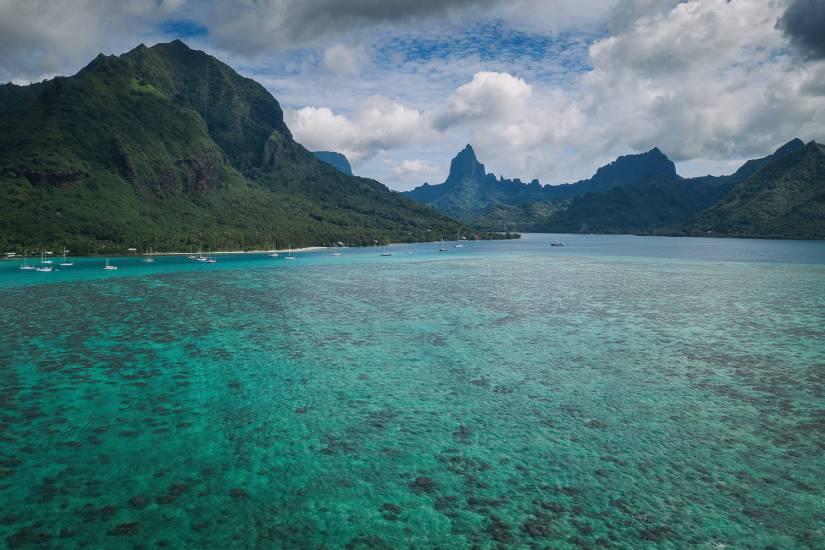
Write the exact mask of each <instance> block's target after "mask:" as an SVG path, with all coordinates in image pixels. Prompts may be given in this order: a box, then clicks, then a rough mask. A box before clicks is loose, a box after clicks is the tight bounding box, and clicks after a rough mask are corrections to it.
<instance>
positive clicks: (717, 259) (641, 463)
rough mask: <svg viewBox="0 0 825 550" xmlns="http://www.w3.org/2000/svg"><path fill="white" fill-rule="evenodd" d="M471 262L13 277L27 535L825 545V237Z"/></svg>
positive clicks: (10, 360)
mask: <svg viewBox="0 0 825 550" xmlns="http://www.w3.org/2000/svg"><path fill="white" fill-rule="evenodd" d="M554 239H561V240H562V241H564V242H565V245H566V246H564V247H550V246H549V243H550V242H551V241H552V240H554ZM463 244H464V246H463V247H461V248H456V247H455V246H454V243H450V244H447V245H446V246H447V248H448V251H447V252H445V253H442V252H439V251H438V248H439V245H438V244H418V245H393V246H390V247H385V248H382V249H380V250H390V251H392V253H393V255H392V256H391V257H382V256H380V255H379V249H375V248H372V249H344V250H343V255H342V256H340V257H332V256H330V255H329V252H327V251H322V252H313V253H302V254H297V255H296V256H297V259H296V260H295V261H285V260H283V259H272V258H269V257H267V256H265V255H237V256H218V263H217V264H209V265H205V264H196V263H193V262H190V261H188V260H186V259H185V258H181V257H158V258H157V261H156V262H155V263H154V264H144V263H141V262H140V258H136V257H129V258H112V262H113V263H116V264H117V265H118V266H119V269H118V271H117V272H105V271H103V270H102V265H103V260H101V259H96V258H81V259H77V260H76V265H75V266H74V267H71V268H68V269H64V270H60V271H58V272H54V273H35V272H23V271H20V270H19V269H17V265H18V264H19V263H18V262H9V261H7V262H2V263H0V301H1V302H2V304H3V307H2V315H0V346H2V356H0V392H2V393H0V400H2V408H1V410H2V418H0V503H2V507H0V508H2V517H0V541H5V544H6V545H7V546H8V547H9V548H18V547H37V546H57V547H62V548H88V547H123V546H127V547H128V546H133V545H137V544H143V545H145V546H146V547H152V548H154V547H172V548H183V547H213V548H218V547H220V548H256V547H257V548H300V547H307V548H319V547H328V548H343V547H349V548H436V547H441V548H472V547H480V548H497V547H499V546H504V547H512V548H531V547H545V546H551V547H555V548H577V547H615V548H635V547H662V548H684V547H686V546H695V547H700V548H721V547H726V548H769V547H774V548H814V547H823V546H825V530H823V527H822V525H825V502H823V499H822V496H821V495H822V494H825V459H823V457H825V398H824V396H823V391H825V243H823V242H812V241H796V242H794V241H764V240H736V239H675V238H658V237H634V236H588V235H563V236H558V235H526V236H525V237H524V238H523V239H522V240H519V241H494V242H466V243H463ZM408 252H412V254H408Z"/></svg>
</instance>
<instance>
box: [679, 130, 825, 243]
mask: <svg viewBox="0 0 825 550" xmlns="http://www.w3.org/2000/svg"><path fill="white" fill-rule="evenodd" d="M686 230H687V231H688V232H691V233H694V234H708V233H710V234H714V235H726V236H731V237H766V238H791V239H825V146H822V145H820V144H818V143H816V142H813V141H812V142H810V143H808V144H807V145H805V146H804V147H801V148H797V149H796V150H794V151H793V152H791V153H789V154H786V155H784V156H782V157H781V158H778V159H776V160H775V161H773V162H771V163H768V164H766V165H764V166H763V167H761V168H760V169H758V170H756V171H755V172H753V174H752V175H750V176H748V177H747V178H745V179H743V180H742V181H741V182H739V183H738V184H737V185H736V186H735V187H734V188H733V189H732V190H731V191H730V193H728V194H727V195H726V196H725V197H724V198H723V199H722V200H720V201H719V202H718V203H716V204H715V205H713V206H712V207H710V208H708V209H707V210H705V211H704V212H702V213H701V214H699V215H698V216H697V217H696V219H695V220H694V221H693V222H692V223H690V224H689V225H688V226H687V228H686Z"/></svg>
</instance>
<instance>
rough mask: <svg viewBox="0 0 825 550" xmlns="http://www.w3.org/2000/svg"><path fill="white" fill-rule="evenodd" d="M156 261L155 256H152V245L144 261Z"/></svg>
mask: <svg viewBox="0 0 825 550" xmlns="http://www.w3.org/2000/svg"><path fill="white" fill-rule="evenodd" d="M154 261H155V257H154V256H152V247H149V255H148V256H146V257H145V258H143V262H144V263H147V264H151V263H152V262H154Z"/></svg>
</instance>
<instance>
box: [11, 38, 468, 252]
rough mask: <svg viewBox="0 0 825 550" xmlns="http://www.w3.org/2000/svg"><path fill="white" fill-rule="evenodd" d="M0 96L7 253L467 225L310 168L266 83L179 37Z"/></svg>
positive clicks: (367, 240)
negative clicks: (10, 249)
mask: <svg viewBox="0 0 825 550" xmlns="http://www.w3.org/2000/svg"><path fill="white" fill-rule="evenodd" d="M0 99H2V100H3V101H2V102H0V103H2V104H3V107H1V108H0V193H2V195H3V196H4V198H5V199H6V200H5V203H6V204H5V206H6V208H4V209H3V211H0V246H5V247H7V248H8V247H16V248H21V249H22V247H23V246H29V248H31V247H32V246H46V245H49V246H56V247H59V246H62V245H66V246H68V247H69V248H71V249H73V250H74V251H76V252H78V253H83V252H95V251H102V250H124V249H125V248H126V247H127V246H139V247H143V248H148V247H150V246H151V247H152V248H153V249H155V250H164V249H167V250H168V249H175V250H181V249H191V248H197V247H198V246H204V247H206V246H211V247H212V248H215V249H218V248H226V249H228V248H233V249H242V248H252V247H261V246H266V245H268V244H270V245H271V243H272V242H274V241H279V242H281V243H285V242H291V243H292V244H293V245H296V246H297V245H302V244H322V243H323V242H334V241H344V242H348V243H351V244H372V243H373V242H374V241H375V240H379V241H382V242H386V241H390V240H392V241H410V240H432V239H435V238H440V237H442V236H443V237H448V236H451V235H455V234H456V232H457V231H459V230H461V229H462V226H461V225H459V224H457V223H456V222H455V221H453V220H451V219H449V218H448V217H446V216H444V215H443V214H440V213H438V212H436V211H434V210H432V209H430V208H429V207H426V206H422V205H419V204H416V203H413V202H411V201H409V200H407V199H406V198H404V197H402V196H401V195H400V194H398V193H395V192H392V191H390V190H389V189H388V188H387V187H386V186H384V185H383V184H381V183H379V182H376V181H374V180H370V179H366V178H358V177H354V176H347V175H344V174H342V173H340V172H339V171H337V170H335V169H334V168H333V167H331V166H329V165H327V164H325V163H323V162H321V161H320V160H318V159H317V158H315V156H314V155H312V153H310V152H309V151H307V150H306V149H305V148H303V147H302V146H301V145H300V144H298V143H296V142H295V141H294V139H293V138H292V134H291V132H290V131H289V129H288V127H287V126H286V124H285V123H284V121H283V112H282V110H281V108H280V105H279V104H278V102H277V100H276V99H275V98H274V97H272V96H271V95H270V94H269V92H267V91H266V89H265V88H263V86H261V85H260V84H258V83H257V82H255V81H253V80H251V79H248V78H245V77H242V76H240V75H239V74H237V73H236V72H235V71H234V70H233V69H232V68H231V67H229V66H228V65H226V64H224V63H223V62H221V61H219V60H217V59H215V58H214V57H212V56H209V55H208V54H206V53H204V52H201V51H198V50H192V49H191V48H189V47H188V46H187V45H186V44H184V43H183V42H182V41H179V40H177V41H174V42H170V43H165V44H157V45H155V46H152V47H146V46H145V45H139V46H137V47H136V48H134V49H132V50H130V51H129V52H126V53H124V54H121V55H117V56H106V55H102V54H101V55H98V56H97V57H96V58H95V59H94V60H92V61H91V62H90V63H89V64H88V65H87V66H86V67H84V68H83V69H81V70H80V71H79V72H78V73H76V74H75V75H72V76H68V77H57V78H55V79H52V80H49V81H45V82H42V83H38V84H34V85H31V86H15V85H13V84H6V85H3V86H0Z"/></svg>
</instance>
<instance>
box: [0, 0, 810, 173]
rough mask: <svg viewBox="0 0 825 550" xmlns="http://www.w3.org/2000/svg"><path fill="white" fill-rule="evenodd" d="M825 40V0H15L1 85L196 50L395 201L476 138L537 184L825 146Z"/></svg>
mask: <svg viewBox="0 0 825 550" xmlns="http://www.w3.org/2000/svg"><path fill="white" fill-rule="evenodd" d="M824 28H825V1H823V0H689V1H681V2H680V1H679V0H509V1H500V0H416V1H414V2H409V1H407V0H258V1H253V0H212V1H206V0H197V1H195V0H121V1H117V2H115V1H110V2H107V1H104V0H53V1H46V0H27V1H19V0H0V82H7V81H12V82H15V83H26V82H30V81H38V80H41V79H43V78H49V77H51V76H54V75H57V74H72V73H74V72H76V71H77V70H78V69H80V68H81V67H82V66H83V65H85V64H86V63H87V62H88V61H90V60H91V59H92V58H93V57H94V56H95V55H96V54H97V53H98V52H104V53H122V52H125V51H127V50H129V49H131V48H132V47H134V46H135V45H137V44H138V43H140V42H144V43H146V44H147V45H151V44H153V43H156V42H159V41H167V40H170V39H173V38H178V37H180V38H182V39H183V40H184V41H185V42H187V43H188V44H189V45H190V46H191V47H194V48H198V49H203V50H205V51H207V52H209V53H211V54H213V55H215V56H217V57H219V58H220V59H222V60H224V61H226V62H227V63H229V64H230V65H232V66H233V67H235V68H236V69H237V70H238V71H239V72H241V73H242V74H244V75H246V76H249V77H252V78H255V79H256V80H258V81H259V82H261V83H262V84H263V85H264V86H266V87H267V88H268V89H269V90H270V91H271V92H272V94H273V95H274V96H275V97H276V98H277V99H278V100H279V101H280V102H281V105H282V106H283V108H284V111H285V115H286V120H287V124H288V125H289V127H290V129H291V130H292V132H293V134H294V135H295V137H296V139H297V140H298V141H300V142H301V143H303V144H304V145H305V146H307V147H308V148H310V149H329V150H335V151H340V152H343V153H345V154H346V155H347V156H348V157H349V158H350V161H351V162H352V164H353V167H354V170H355V172H356V173H357V174H359V175H364V176H370V177H374V178H376V179H378V180H380V181H382V182H384V183H386V184H387V185H389V186H390V187H392V188H395V189H409V188H411V187H413V186H416V185H419V184H421V183H423V182H424V181H429V182H431V183H437V182H441V181H443V180H444V178H445V177H446V173H447V170H448V167H449V161H450V159H451V158H452V157H453V156H454V155H455V154H456V153H457V152H458V151H459V150H460V149H461V148H462V147H463V146H464V145H465V144H466V143H471V144H472V145H473V146H474V148H475V150H476V153H477V155H478V156H479V159H480V160H481V161H482V162H484V163H485V164H486V165H487V169H488V170H489V171H492V172H494V173H496V174H503V175H505V176H506V177H519V178H521V179H523V180H527V181H529V180H531V179H533V178H539V179H540V180H541V182H542V183H562V182H566V181H573V180H576V179H580V178H584V177H588V176H590V175H591V174H592V173H593V172H594V171H595V169H596V167H597V166H599V165H601V164H604V163H605V162H608V161H609V160H611V159H613V158H614V157H616V156H618V155H620V154H624V153H630V152H640V151H645V150H648V149H650V148H652V147H654V146H658V147H659V148H660V149H662V150H663V151H664V152H665V153H666V154H667V155H668V156H670V157H671V158H672V159H673V160H674V161H676V162H677V166H678V169H679V172H680V173H681V174H682V175H687V176H692V175H702V174H707V173H713V174H721V173H729V172H731V171H733V170H734V169H735V168H736V167H737V166H738V165H739V164H740V163H741V162H742V160H743V159H747V158H752V157H758V156H763V155H765V154H768V153H770V152H771V151H772V150H773V149H775V148H776V147H778V146H779V145H781V144H782V143H784V142H786V141H788V140H789V139H791V138H793V137H800V138H802V139H803V140H805V141H808V140H811V139H816V140H817V141H824V140H825V32H822V29H824Z"/></svg>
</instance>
